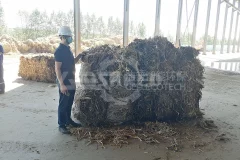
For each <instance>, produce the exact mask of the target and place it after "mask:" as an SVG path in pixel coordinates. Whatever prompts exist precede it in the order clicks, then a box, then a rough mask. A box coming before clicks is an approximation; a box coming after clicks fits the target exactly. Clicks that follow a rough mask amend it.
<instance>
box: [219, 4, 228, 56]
mask: <svg viewBox="0 0 240 160" xmlns="http://www.w3.org/2000/svg"><path fill="white" fill-rule="evenodd" d="M227 16H228V4H226V8H225V17H224V24H223V34H222V42H221V50H220V53H221V54H222V53H223V49H224V42H225V33H226V26H227Z"/></svg>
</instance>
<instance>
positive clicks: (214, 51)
mask: <svg viewBox="0 0 240 160" xmlns="http://www.w3.org/2000/svg"><path fill="white" fill-rule="evenodd" d="M220 9H221V0H218V6H217V15H216V23H215V33H214V39H213V52H212V53H213V54H215V53H216V44H217V34H218V22H219V15H220Z"/></svg>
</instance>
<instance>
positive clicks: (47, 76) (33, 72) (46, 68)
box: [18, 55, 56, 83]
mask: <svg viewBox="0 0 240 160" xmlns="http://www.w3.org/2000/svg"><path fill="white" fill-rule="evenodd" d="M18 75H19V76H20V77H22V78H23V79H25V80H33V81H38V82H48V83H53V82H55V81H56V74H55V61H54V57H53V56H51V55H41V56H25V57H24V56H22V57H21V58H20V66H19V73H18Z"/></svg>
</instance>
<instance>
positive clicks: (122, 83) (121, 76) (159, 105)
mask: <svg viewBox="0 0 240 160" xmlns="http://www.w3.org/2000/svg"><path fill="white" fill-rule="evenodd" d="M84 54H85V56H84V57H83V58H82V64H81V66H82V67H81V69H80V84H81V86H80V88H78V90H77V93H76V97H75V106H74V107H73V115H74V117H75V118H76V119H78V120H79V121H80V122H81V123H82V124H83V125H86V126H98V125H104V124H121V123H126V122H133V121H148V120H151V121H156V120H159V121H166V120H167V121H168V120H182V119H189V118H197V117H200V116H201V112H200V109H199V100H200V99H201V89H202V88H203V70H204V68H203V66H202V65H201V63H200V61H199V60H198V59H197V58H196V57H197V55H198V54H199V52H198V51H197V50H195V49H194V48H191V47H182V48H180V49H179V48H175V47H174V45H173V44H172V43H171V42H169V41H168V40H167V39H166V38H163V37H155V38H152V39H145V40H140V39H136V40H135V41H134V42H132V43H131V44H129V46H127V47H125V48H120V47H116V46H109V45H103V46H99V47H96V48H92V49H90V50H88V51H86V52H84ZM129 77H130V79H128V80H130V81H126V80H127V79H126V78H129ZM129 82H130V83H129ZM158 87H160V88H158Z"/></svg>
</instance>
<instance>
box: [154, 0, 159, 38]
mask: <svg viewBox="0 0 240 160" xmlns="http://www.w3.org/2000/svg"><path fill="white" fill-rule="evenodd" d="M160 13H161V0H156V16H155V32H154V36H159V35H160V15H161V14H160Z"/></svg>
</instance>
